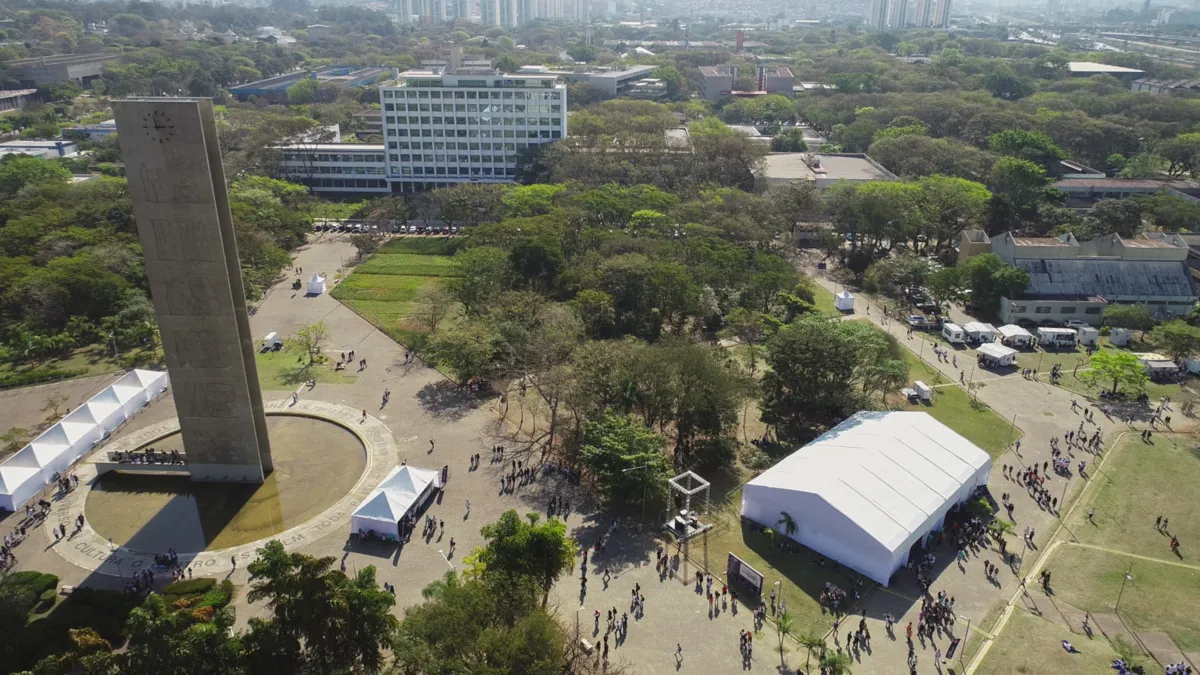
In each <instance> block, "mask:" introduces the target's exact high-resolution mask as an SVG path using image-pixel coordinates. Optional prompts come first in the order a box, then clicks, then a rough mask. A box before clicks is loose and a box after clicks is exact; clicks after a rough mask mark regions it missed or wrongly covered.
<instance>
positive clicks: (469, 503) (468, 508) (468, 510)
mask: <svg viewBox="0 0 1200 675" xmlns="http://www.w3.org/2000/svg"><path fill="white" fill-rule="evenodd" d="M470 517H471V500H470V499H468V500H467V518H470ZM464 520H465V518H464Z"/></svg>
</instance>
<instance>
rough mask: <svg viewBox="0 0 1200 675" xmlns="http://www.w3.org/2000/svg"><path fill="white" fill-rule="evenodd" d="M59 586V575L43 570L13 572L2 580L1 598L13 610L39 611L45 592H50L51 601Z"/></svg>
mask: <svg viewBox="0 0 1200 675" xmlns="http://www.w3.org/2000/svg"><path fill="white" fill-rule="evenodd" d="M57 588H58V577H56V576H54V575H53V574H45V573H43V572H33V571H28V572H13V573H12V574H10V575H8V576H7V577H5V579H4V581H3V582H0V598H4V601H5V604H6V605H8V606H9V607H11V608H12V611H13V612H15V613H17V614H21V615H25V614H29V613H30V612H33V611H34V610H35V609H36V610H37V611H39V612H41V611H45V609H40V608H39V605H40V604H42V599H41V598H42V596H43V594H45V593H47V592H49V593H50V601H51V602H52V603H53V601H54V592H55V589H57Z"/></svg>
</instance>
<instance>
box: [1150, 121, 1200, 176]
mask: <svg viewBox="0 0 1200 675" xmlns="http://www.w3.org/2000/svg"><path fill="white" fill-rule="evenodd" d="M1158 150H1159V154H1161V155H1162V156H1163V158H1164V159H1165V160H1167V175H1169V176H1171V177H1172V178H1178V177H1180V176H1184V175H1194V174H1195V173H1196V170H1197V168H1200V132H1198V133H1190V134H1180V135H1178V136H1176V137H1175V138H1172V139H1171V140H1169V141H1167V142H1166V143H1163V144H1162V145H1161V146H1160V147H1159V149H1158Z"/></svg>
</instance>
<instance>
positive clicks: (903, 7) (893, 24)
mask: <svg viewBox="0 0 1200 675" xmlns="http://www.w3.org/2000/svg"><path fill="white" fill-rule="evenodd" d="M907 15H908V0H889V2H888V11H887V25H888V28H904V25H905V17H906V16H907Z"/></svg>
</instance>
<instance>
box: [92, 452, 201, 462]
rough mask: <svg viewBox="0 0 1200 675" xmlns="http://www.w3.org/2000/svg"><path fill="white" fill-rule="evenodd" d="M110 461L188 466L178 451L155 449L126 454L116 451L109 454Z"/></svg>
mask: <svg viewBox="0 0 1200 675" xmlns="http://www.w3.org/2000/svg"><path fill="white" fill-rule="evenodd" d="M108 455H109V459H111V460H112V461H114V462H117V463H119V464H186V463H187V462H186V461H184V459H183V456H182V455H181V454H179V451H178V450H175V449H171V450H166V451H163V450H155V449H154V448H146V449H145V450H142V451H138V450H128V451H125V452H122V451H119V450H118V451H116V452H110V453H108Z"/></svg>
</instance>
